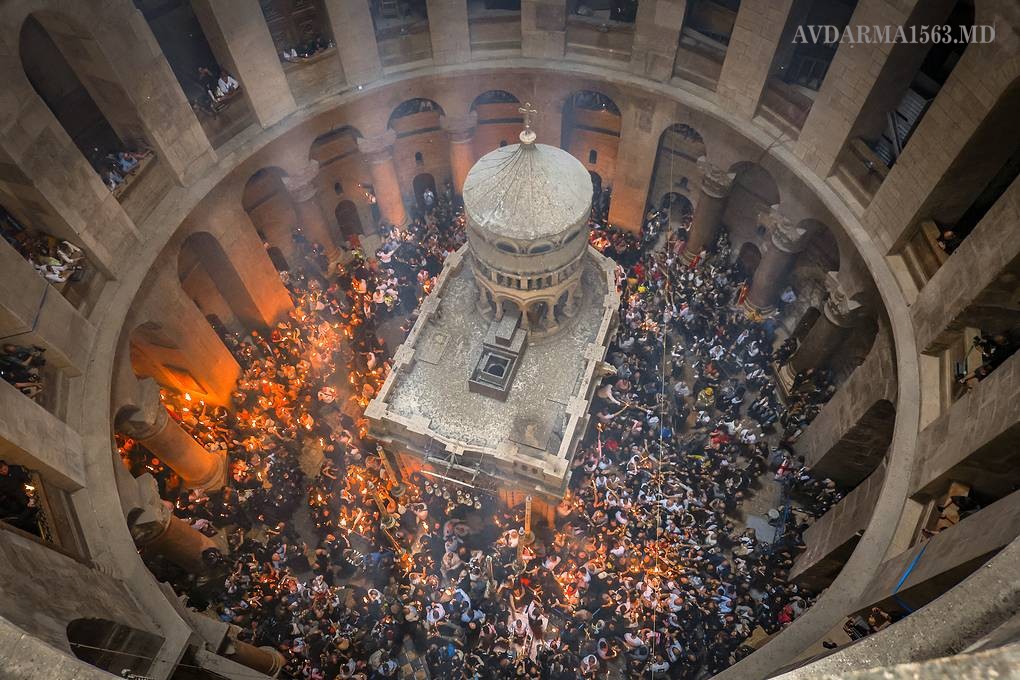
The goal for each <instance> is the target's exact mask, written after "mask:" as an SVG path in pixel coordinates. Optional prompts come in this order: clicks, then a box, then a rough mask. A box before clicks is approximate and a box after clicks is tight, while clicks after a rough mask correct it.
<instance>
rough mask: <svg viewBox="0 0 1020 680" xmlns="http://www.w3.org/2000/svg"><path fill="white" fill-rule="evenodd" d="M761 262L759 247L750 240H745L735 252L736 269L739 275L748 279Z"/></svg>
mask: <svg viewBox="0 0 1020 680" xmlns="http://www.w3.org/2000/svg"><path fill="white" fill-rule="evenodd" d="M760 263H761V249H760V248H758V246H757V245H755V244H754V243H752V242H751V241H745V242H744V244H743V245H741V246H740V250H739V251H738V252H737V269H738V270H739V271H740V276H743V277H745V278H746V279H747V280H750V279H751V278H752V277H753V276H754V272H755V271H756V270H757V269H758V265H759V264H760Z"/></svg>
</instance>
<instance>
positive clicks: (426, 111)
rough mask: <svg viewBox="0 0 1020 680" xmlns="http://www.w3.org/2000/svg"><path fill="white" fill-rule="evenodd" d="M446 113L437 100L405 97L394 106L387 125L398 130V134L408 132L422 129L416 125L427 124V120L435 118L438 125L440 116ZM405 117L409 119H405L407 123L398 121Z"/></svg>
mask: <svg viewBox="0 0 1020 680" xmlns="http://www.w3.org/2000/svg"><path fill="white" fill-rule="evenodd" d="M445 115H446V112H445V111H444V110H443V107H442V106H440V105H439V104H438V103H437V102H436V101H435V100H433V99H426V98H425V97H414V98H413V99H405V100H404V101H402V102H400V103H399V104H397V106H396V107H394V109H393V111H391V112H390V117H389V119H388V121H387V123H386V127H387V128H389V129H391V130H396V131H397V134H408V132H409V131H414V130H416V129H422V128H420V127H419V128H416V127H415V126H416V125H418V126H421V125H425V124H426V122H430V121H432V119H433V118H434V119H435V123H436V126H437V127H438V125H439V119H440V117H441V116H445ZM403 119H408V120H407V121H405V124H400V123H398V121H400V120H403ZM402 128H403V129H402Z"/></svg>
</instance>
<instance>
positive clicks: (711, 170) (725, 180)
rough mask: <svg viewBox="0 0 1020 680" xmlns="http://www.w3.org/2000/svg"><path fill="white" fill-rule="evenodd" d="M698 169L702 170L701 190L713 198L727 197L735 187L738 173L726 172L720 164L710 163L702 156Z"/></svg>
mask: <svg viewBox="0 0 1020 680" xmlns="http://www.w3.org/2000/svg"><path fill="white" fill-rule="evenodd" d="M698 170H700V171H701V190H702V191H704V192H705V193H706V194H708V195H709V196H711V197H712V198H725V197H726V196H728V195H729V193H730V189H732V188H733V180H734V179H736V176H737V175H736V173H733V172H726V171H725V170H723V169H722V168H720V167H719V166H718V165H715V164H713V163H710V162H709V161H708V158H707V157H705V156H702V157H701V158H699V159H698Z"/></svg>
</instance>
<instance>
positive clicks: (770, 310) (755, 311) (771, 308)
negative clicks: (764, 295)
mask: <svg viewBox="0 0 1020 680" xmlns="http://www.w3.org/2000/svg"><path fill="white" fill-rule="evenodd" d="M740 309H742V310H743V311H744V314H745V315H746V316H747V318H748V319H751V320H752V321H760V320H762V319H766V318H768V317H770V316H772V315H773V314H775V313H776V307H775V305H768V306H767V307H758V306H756V305H754V304H753V303H752V302H751V300H750V299H749V298H747V297H745V298H744V301H743V302H741V303H740Z"/></svg>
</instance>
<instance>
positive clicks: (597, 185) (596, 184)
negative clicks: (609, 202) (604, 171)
mask: <svg viewBox="0 0 1020 680" xmlns="http://www.w3.org/2000/svg"><path fill="white" fill-rule="evenodd" d="M588 174H589V175H591V191H592V195H594V196H595V197H598V196H599V194H601V193H602V175H600V174H599V173H597V172H595V171H594V170H589V171H588Z"/></svg>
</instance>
